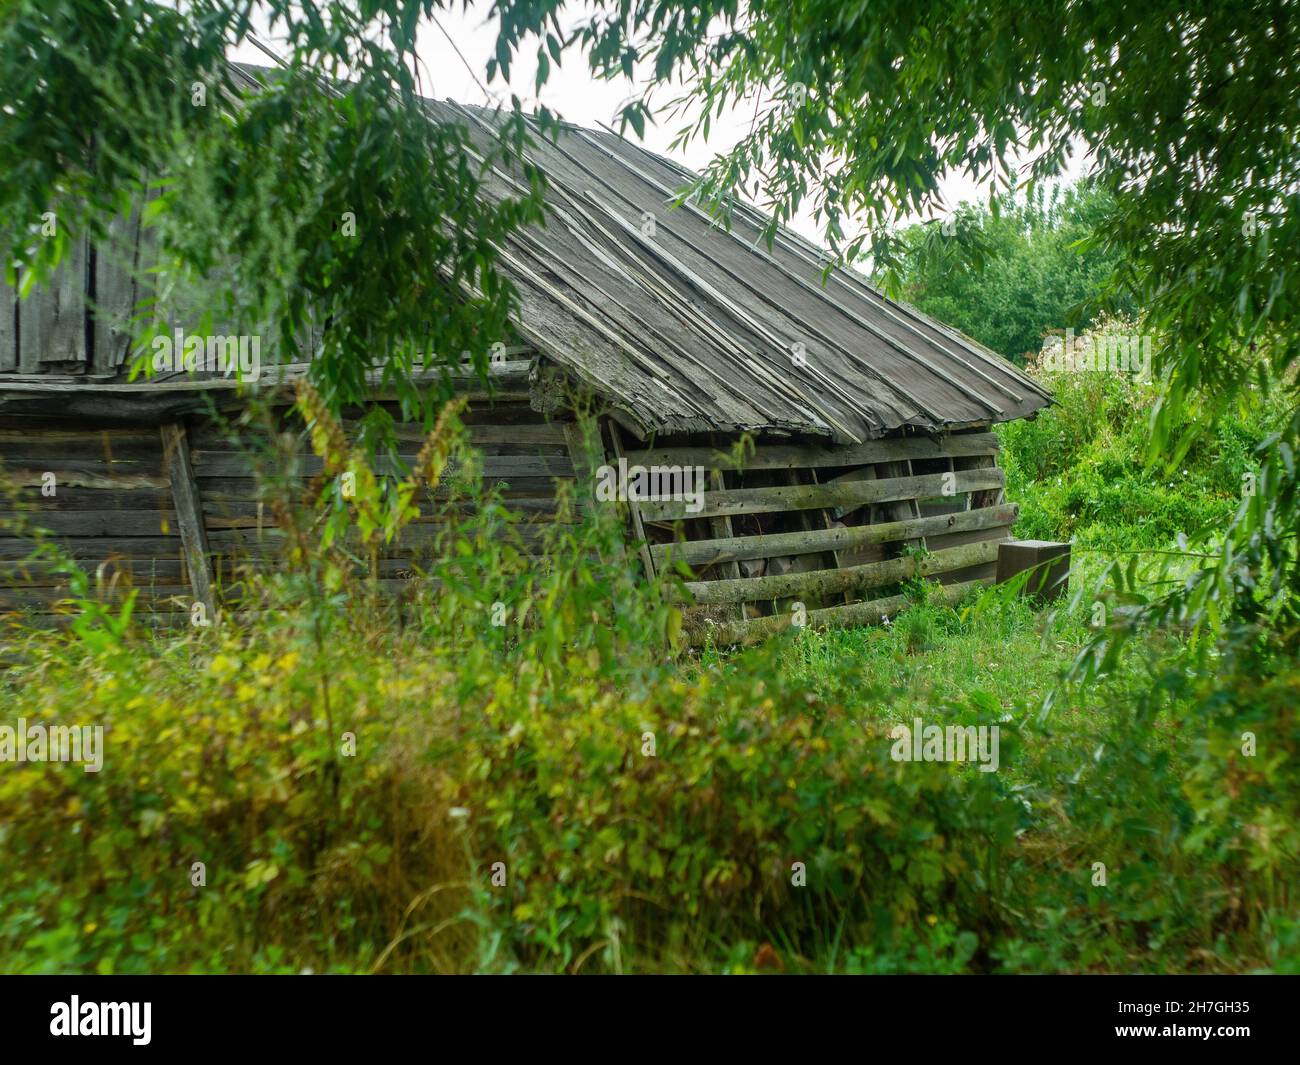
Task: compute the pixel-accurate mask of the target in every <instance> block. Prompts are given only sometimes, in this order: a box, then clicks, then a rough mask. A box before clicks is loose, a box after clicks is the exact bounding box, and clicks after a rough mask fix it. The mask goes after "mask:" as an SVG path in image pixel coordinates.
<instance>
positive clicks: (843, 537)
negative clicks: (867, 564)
mask: <svg viewBox="0 0 1300 1065" xmlns="http://www.w3.org/2000/svg"><path fill="white" fill-rule="evenodd" d="M1018 514H1019V508H1018V507H1016V506H1015V505H1013V504H1004V505H1002V506H998V507H984V508H982V509H980V510H968V511H963V512H961V513H959V514H949V515H944V516H940V517H934V518H919V519H910V520H907V521H889V522H880V523H878V524H875V525H848V526H844V527H842V528H836V529H810V530H806V531H799V532H789V533H768V534H765V535H757V536H731V537H726V538H721V539H717V540H688V541H684V542H681V543H672V544H655V545H654V546H653V547H651V548H650V553H651V555H652V556H653V558H654V560H655V564H656V565H671V563H672V562H674V561H678V562H685V563H686V564H687V565H690V566H701V567H702V566H713V565H716V564H718V563H721V562H731V561H741V560H744V559H752V558H773V557H775V556H778V555H808V554H817V553H820V552H822V551H846V550H850V549H856V548H861V547H866V546H868V545H871V544H882V543H891V542H894V541H901V540H913V539H916V538H917V537H919V536H932V535H935V534H940V533H962V534H965V535H973V536H978V535H980V532H979V531H981V530H988V532H987V533H986V535H992V536H998V535H1002V534H1004V533H1005V529H1006V527H1008V526H1010V525H1011V524H1012V523H1013V522H1014V521H1015V520H1016V517H1017V516H1018ZM969 530H976V532H973V533H972V532H970V531H969ZM997 530H1002V533H999V532H998V531H997ZM935 546H936V547H951V546H956V545H955V544H950V543H943V544H936V545H935Z"/></svg>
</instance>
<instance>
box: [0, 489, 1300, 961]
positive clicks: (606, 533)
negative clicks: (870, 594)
mask: <svg viewBox="0 0 1300 1065" xmlns="http://www.w3.org/2000/svg"><path fill="white" fill-rule="evenodd" d="M473 511H474V516H473V517H471V518H468V519H465V520H463V521H459V522H453V527H452V528H451V529H450V530H449V531H448V533H447V535H446V536H445V537H444V539H443V541H442V543H441V544H440V546H439V552H438V555H437V556H436V558H435V559H434V560H433V562H432V564H431V566H430V568H429V571H428V573H429V575H430V576H435V577H437V578H438V580H439V581H440V584H439V585H437V586H436V587H435V586H425V587H417V586H413V588H412V592H411V594H410V595H408V596H404V597H403V602H402V604H401V606H400V610H399V608H396V607H388V608H381V607H379V606H377V605H376V603H375V602H374V601H373V600H372V599H371V598H369V597H367V596H365V595H361V594H358V593H359V590H360V587H361V586H358V587H357V588H352V586H351V585H349V584H347V583H346V582H345V584H344V588H343V593H342V594H340V595H336V596H331V597H325V598H323V599H322V598H321V597H320V596H319V595H315V596H309V595H307V594H304V593H305V588H304V586H303V584H302V578H301V577H300V575H298V574H296V573H294V572H286V573H282V574H278V575H275V576H273V577H271V578H269V580H268V583H267V584H266V585H265V586H263V587H262V589H261V591H262V594H263V595H264V596H265V597H266V603H267V605H268V606H271V607H273V608H274V609H272V610H267V611H265V612H263V613H261V614H260V615H256V616H252V615H242V616H228V617H225V618H223V619H222V620H221V623H220V624H219V625H218V626H215V627H213V628H212V629H209V630H196V631H191V632H190V633H187V634H181V635H178V636H174V637H171V638H156V639H150V638H148V637H147V636H146V635H145V634H143V633H142V632H141V630H140V629H139V628H138V627H136V626H127V627H125V629H124V631H123V634H122V638H121V639H120V640H116V641H111V642H104V641H100V640H96V639H86V638H84V637H83V636H79V635H77V634H75V633H73V634H70V635H67V636H51V635H37V634H32V635H30V636H28V637H17V638H16V639H15V641H14V647H15V649H16V651H18V653H19V654H18V664H17V665H16V666H15V667H14V668H12V669H10V670H9V671H8V672H7V673H6V674H5V675H4V676H3V679H0V685H3V690H2V693H0V694H3V705H4V707H5V710H4V717H3V722H0V723H3V724H14V723H15V722H16V721H17V719H19V718H24V719H26V721H27V723H28V726H29V727H30V726H31V725H33V724H35V723H37V722H42V723H47V724H52V723H58V724H102V725H104V726H105V747H104V765H103V769H102V771H101V772H100V773H98V774H92V773H84V772H83V771H82V770H81V767H80V766H77V765H75V764H68V765H54V764H46V763H25V764H24V763H18V764H10V765H7V767H6V770H5V772H4V774H3V775H0V826H3V827H0V844H2V845H3V847H2V851H0V853H3V854H4V856H5V857H4V877H3V881H2V886H0V962H3V964H4V966H5V968H6V969H7V970H13V971H39V972H82V971H99V972H143V971H158V970H166V971H260V972H296V971H301V970H302V969H304V968H310V969H312V970H313V971H339V972H351V971H440V972H449V971H489V972H509V971H561V970H563V971H568V972H575V971H610V972H644V971H700V970H705V971H716V970H725V971H731V972H753V971H767V970H772V969H784V970H785V971H837V972H922V971H944V972H971V971H1003V970H1011V971H1020V970H1034V971H1037V970H1063V971H1078V970H1091V969H1097V970H1124V971H1129V970H1133V969H1144V970H1146V969H1149V970H1155V971H1159V970H1165V969H1169V970H1177V971H1189V970H1201V969H1211V970H1220V969H1240V968H1243V967H1271V968H1280V969H1284V968H1287V967H1288V966H1290V967H1294V966H1295V965H1296V964H1297V955H1296V949H1297V946H1298V944H1297V941H1296V936H1295V930H1294V928H1293V926H1292V925H1289V924H1288V923H1287V919H1286V917H1285V914H1286V913H1287V912H1288V907H1289V906H1290V905H1291V904H1292V903H1293V899H1292V894H1293V889H1294V883H1295V872H1296V863H1297V861H1298V860H1300V855H1297V853H1296V849H1295V839H1294V829H1293V827H1291V826H1293V825H1294V824H1295V823H1296V820H1297V819H1296V816H1295V815H1296V814H1300V811H1296V810H1294V808H1293V805H1294V802H1295V796H1296V795H1297V794H1298V793H1300V792H1298V791H1297V789H1296V788H1295V786H1294V785H1295V782H1294V781H1293V780H1292V779H1291V777H1292V775H1293V774H1292V773H1291V770H1290V769H1288V766H1293V765H1294V764H1295V744H1296V743H1297V742H1300V736H1297V735H1295V734H1293V733H1294V731H1295V730H1291V731H1290V732H1281V733H1279V732H1278V731H1277V722H1278V721H1279V720H1285V721H1290V722H1294V714H1293V713H1292V712H1290V711H1289V710H1286V709H1285V708H1286V707H1287V706H1288V705H1289V704H1288V702H1287V700H1288V699H1291V700H1292V701H1293V697H1294V685H1295V683H1296V680H1295V678H1294V676H1290V677H1289V678H1288V679H1285V680H1281V679H1280V680H1279V682H1278V684H1277V685H1276V686H1274V687H1271V688H1269V689H1267V690H1265V691H1261V692H1252V693H1249V694H1243V695H1242V696H1241V697H1240V699H1239V700H1238V702H1237V704H1236V705H1234V706H1233V707H1231V708H1229V707H1221V708H1219V710H1218V711H1216V712H1215V713H1213V714H1209V715H1206V714H1205V713H1203V712H1202V711H1201V710H1200V709H1198V707H1201V706H1202V705H1203V704H1202V703H1201V702H1200V701H1198V699H1197V698H1196V693H1195V692H1192V691H1190V690H1187V691H1171V692H1170V693H1169V696H1168V698H1167V700H1166V703H1165V705H1164V706H1162V707H1161V708H1160V709H1159V710H1158V711H1157V712H1156V713H1154V715H1152V716H1151V717H1149V718H1147V717H1135V716H1134V714H1133V712H1132V706H1133V704H1134V698H1135V693H1136V692H1139V691H1140V690H1141V688H1142V686H1143V684H1144V683H1146V679H1147V678H1146V676H1145V674H1144V672H1143V671H1141V670H1139V669H1137V668H1135V667H1129V666H1125V667H1123V668H1121V670H1120V671H1119V672H1117V673H1116V674H1115V675H1114V676H1112V677H1111V678H1109V679H1108V680H1107V681H1105V682H1104V683H1099V684H1096V685H1093V686H1091V687H1089V688H1087V689H1083V690H1080V691H1079V692H1078V693H1076V695H1075V696H1073V697H1072V698H1071V700H1070V701H1069V702H1068V704H1067V706H1066V707H1065V708H1063V709H1061V710H1060V712H1058V713H1057V714H1056V715H1054V716H1053V717H1052V718H1051V719H1040V717H1039V714H1038V708H1039V705H1040V703H1041V700H1042V695H1043V693H1044V691H1045V690H1047V689H1049V688H1051V687H1053V686H1054V684H1055V681H1056V677H1057V674H1058V671H1059V669H1060V667H1061V665H1062V663H1063V662H1064V661H1066V660H1068V656H1069V655H1070V654H1072V653H1074V652H1075V651H1077V650H1078V649H1079V648H1080V647H1081V646H1082V645H1083V643H1084V641H1085V640H1086V638H1087V633H1086V629H1085V628H1084V626H1083V625H1082V624H1081V621H1082V620H1083V619H1082V618H1081V616H1080V612H1079V611H1078V610H1075V611H1065V612H1062V613H1060V614H1058V615H1057V616H1056V617H1054V618H1051V619H1049V620H1047V621H1046V627H1044V624H1045V623H1044V619H1043V618H1041V617H1040V616H1039V615H1037V614H1035V613H1034V612H1033V611H1032V610H1031V609H1030V608H1029V606H1028V605H1027V604H1026V603H1025V602H1024V601H1023V600H1020V599H1017V598H1014V597H1009V596H1008V595H1007V594H1006V593H1005V591H1004V590H1002V589H995V590H992V591H989V592H988V593H986V594H985V595H983V596H982V597H980V598H978V599H976V600H973V601H969V602H967V603H964V604H959V605H958V606H957V607H956V608H953V607H948V606H945V605H942V604H941V603H939V601H938V600H935V599H932V598H931V597H930V596H929V594H928V586H926V585H924V584H919V583H918V584H914V585H913V586H912V587H911V589H910V592H909V594H910V595H911V596H912V597H913V605H912V606H911V607H910V608H909V609H908V610H906V611H904V612H903V613H902V614H901V615H900V616H899V617H898V618H896V619H894V620H893V623H892V624H891V625H890V626H887V627H881V628H877V629H862V630H853V631H848V632H839V633H828V634H817V633H813V632H801V633H797V634H790V635H788V636H786V637H784V638H782V639H780V640H776V641H773V642H771V643H769V644H767V645H765V646H763V647H759V648H757V649H754V650H751V651H748V652H745V653H743V654H740V655H736V656H733V657H724V658H719V657H717V656H710V657H708V658H706V659H703V660H692V659H680V658H679V659H677V660H674V658H673V656H672V655H671V654H669V653H666V652H667V651H668V649H669V648H670V645H671V638H672V635H673V633H674V632H675V630H676V626H675V625H674V623H673V614H674V613H675V612H674V610H673V608H672V607H671V606H670V605H669V602H670V596H669V595H667V594H666V590H665V589H660V588H659V587H657V586H655V585H644V584H641V583H639V582H638V581H637V580H636V578H635V576H634V575H633V574H632V573H631V572H630V571H629V569H628V567H627V566H626V565H625V564H624V563H623V562H622V561H621V560H619V561H616V562H615V564H613V565H606V564H605V563H603V562H602V561H601V559H602V558H615V559H617V557H618V556H617V555H616V553H615V551H614V548H615V545H616V544H617V543H618V538H619V536H620V528H619V524H618V522H617V520H616V518H615V517H614V516H613V515H611V514H609V513H608V512H607V511H605V510H603V509H601V508H596V509H594V510H593V511H592V512H591V513H589V515H588V517H587V518H586V519H585V521H584V522H583V523H580V524H574V523H571V522H567V521H565V520H564V518H565V517H566V516H567V512H566V511H565V510H564V508H563V507H562V513H561V521H560V522H558V523H557V524H555V525H554V526H553V527H551V528H550V529H549V531H548V532H547V533H546V536H545V539H546V543H545V550H546V553H547V558H548V560H549V561H548V562H546V563H545V564H543V565H540V566H539V565H538V564H537V563H536V562H535V561H533V560H532V559H531V558H530V557H529V556H528V554H527V553H526V552H525V551H524V550H523V545H522V544H521V543H520V541H519V536H518V534H519V526H518V524H517V522H516V520H515V519H514V517H513V516H512V515H510V513H509V512H508V511H507V510H505V509H504V508H503V507H502V506H501V504H500V503H499V502H495V501H494V500H493V499H492V498H491V497H486V498H481V499H479V500H477V505H476V506H475V507H474V508H473ZM498 605H502V606H505V607H506V610H505V613H504V616H503V617H502V620H504V622H505V623H504V624H496V623H495V622H496V620H497V611H496V607H497V606H498ZM394 611H398V613H397V614H396V615H395V613H394ZM322 615H324V616H325V618H326V623H325V625H324V632H325V638H324V639H322V638H321V631H322V624H321V617H322ZM1165 650H1169V648H1165ZM1154 651H1155V652H1159V651H1160V648H1159V647H1156V648H1154ZM88 708H93V710H91V709H88ZM1288 713H1289V714H1290V716H1285V715H1286V714H1288ZM1279 715H1281V716H1279ZM916 716H919V717H922V718H924V719H925V720H926V721H932V722H942V723H945V724H957V725H974V726H980V725H984V726H989V725H994V724H996V725H998V726H999V727H1000V728H1001V729H1002V742H1001V767H1000V769H999V771H998V772H997V773H982V772H979V771H978V770H977V769H976V768H975V767H974V766H970V765H949V764H942V763H924V762H918V763H899V762H895V761H893V760H892V758H891V756H890V750H891V746H892V742H893V741H892V739H891V737H890V736H889V730H890V728H891V727H892V726H893V725H894V724H896V723H899V722H906V723H909V724H910V723H911V720H912V718H913V717H916ZM1243 723H1244V725H1250V726H1252V727H1254V728H1256V729H1258V730H1259V734H1260V738H1261V746H1260V752H1259V756H1258V757H1257V758H1256V759H1255V760H1253V761H1252V760H1248V759H1244V758H1240V757H1237V756H1234V755H1233V753H1232V750H1231V749H1230V748H1231V747H1232V744H1233V742H1235V741H1234V739H1233V737H1234V735H1235V730H1238V729H1240V728H1242V727H1244V725H1243ZM1266 737H1267V738H1266ZM350 740H352V741H354V743H355V748H354V751H355V753H353V752H352V750H350V749H349V741H350ZM1187 767H1191V771H1190V772H1188V771H1186V769H1187ZM1216 770H1217V771H1218V772H1219V773H1220V774H1222V773H1224V772H1226V773H1227V774H1228V778H1229V779H1230V780H1231V781H1233V787H1232V788H1230V789H1229V790H1228V792H1226V793H1224V792H1223V791H1222V790H1221V789H1216V788H1215V787H1214V784H1213V780H1214V776H1213V774H1214V773H1215V771H1216ZM1094 861H1104V862H1106V863H1107V865H1108V867H1109V869H1110V870H1111V885H1110V887H1108V888H1106V889H1100V888H1094V887H1091V886H1090V884H1089V876H1090V871H1091V866H1092V863H1093V862H1094ZM195 862H203V863H204V866H205V872H206V883H205V884H204V885H203V886H194V885H193V884H192V882H191V877H192V875H193V874H192V868H193V863H195ZM497 863H502V864H501V865H498V864H497ZM795 863H802V865H803V872H804V875H805V876H806V878H807V881H806V885H805V886H796V884H795V883H794V880H793V878H794V876H795V873H796V870H797V867H796V865H795ZM1171 893H1172V895H1173V896H1174V898H1175V900H1176V905H1173V906H1169V905H1167V904H1166V900H1167V899H1168V898H1169V897H1170V895H1171Z"/></svg>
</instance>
